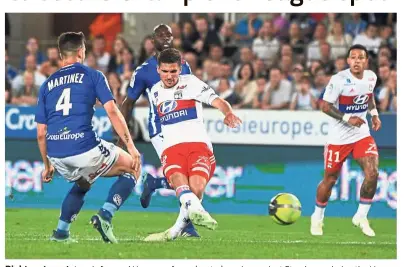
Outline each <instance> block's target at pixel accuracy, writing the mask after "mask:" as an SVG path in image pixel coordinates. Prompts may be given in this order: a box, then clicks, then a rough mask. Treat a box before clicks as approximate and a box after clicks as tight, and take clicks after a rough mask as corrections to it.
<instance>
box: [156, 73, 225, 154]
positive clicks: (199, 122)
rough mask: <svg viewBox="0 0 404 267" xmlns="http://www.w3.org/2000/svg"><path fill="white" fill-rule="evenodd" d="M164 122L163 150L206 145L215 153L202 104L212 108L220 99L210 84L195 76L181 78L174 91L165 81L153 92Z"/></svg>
mask: <svg viewBox="0 0 404 267" xmlns="http://www.w3.org/2000/svg"><path fill="white" fill-rule="evenodd" d="M151 95H152V99H153V102H154V103H155V105H156V106H157V113H158V116H159V117H160V121H161V129H162V133H163V138H164V141H163V150H165V149H167V148H169V147H171V146H174V145H176V144H180V143H189V142H202V143H206V144H207V145H208V147H210V148H211V149H212V143H211V141H210V139H209V137H208V133H207V131H206V128H205V125H204V122H203V114H202V109H203V108H202V103H205V104H208V105H211V104H212V102H213V100H215V99H216V98H217V97H219V96H218V95H217V94H216V93H215V91H214V90H213V89H212V88H211V87H210V86H209V85H207V84H206V83H204V82H202V81H201V80H199V79H198V78H197V77H195V76H194V75H192V74H188V75H180V78H179V81H178V83H177V84H176V85H175V86H174V87H172V88H164V84H163V82H162V81H160V82H158V83H156V84H155V85H154V86H153V87H152V89H151Z"/></svg>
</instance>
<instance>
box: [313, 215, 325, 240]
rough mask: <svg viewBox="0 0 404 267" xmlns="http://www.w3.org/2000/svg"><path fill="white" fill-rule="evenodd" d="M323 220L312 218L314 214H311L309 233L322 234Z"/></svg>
mask: <svg viewBox="0 0 404 267" xmlns="http://www.w3.org/2000/svg"><path fill="white" fill-rule="evenodd" d="M323 226H324V223H323V220H318V219H316V218H314V216H313V215H312V216H311V225H310V233H311V235H315V236H318V235H323Z"/></svg>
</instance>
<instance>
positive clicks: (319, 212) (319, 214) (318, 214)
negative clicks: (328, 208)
mask: <svg viewBox="0 0 404 267" xmlns="http://www.w3.org/2000/svg"><path fill="white" fill-rule="evenodd" d="M324 212H325V208H320V207H319V206H315V208H314V213H313V215H312V217H313V218H314V219H316V220H322V219H324Z"/></svg>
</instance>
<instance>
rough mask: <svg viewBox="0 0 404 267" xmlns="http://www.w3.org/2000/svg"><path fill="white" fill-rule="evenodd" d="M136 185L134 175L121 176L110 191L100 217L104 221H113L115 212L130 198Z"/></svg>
mask: <svg viewBox="0 0 404 267" xmlns="http://www.w3.org/2000/svg"><path fill="white" fill-rule="evenodd" d="M135 185H136V178H135V177H134V176H133V175H131V174H129V173H125V174H122V175H120V176H119V177H118V179H117V180H116V182H115V183H114V184H113V185H112V187H111V189H110V190H109V193H108V197H107V200H106V201H105V203H104V205H103V206H102V208H101V209H100V211H99V214H100V216H101V217H102V218H103V219H104V220H107V221H111V219H112V217H113V216H114V214H115V212H116V211H117V210H119V208H120V207H121V206H122V204H123V203H124V202H125V201H126V199H127V198H128V197H129V196H130V194H131V193H132V191H133V188H134V187H135Z"/></svg>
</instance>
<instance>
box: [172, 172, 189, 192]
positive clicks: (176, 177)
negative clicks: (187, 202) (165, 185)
mask: <svg viewBox="0 0 404 267" xmlns="http://www.w3.org/2000/svg"><path fill="white" fill-rule="evenodd" d="M168 180H169V182H170V184H171V185H173V186H174V188H177V187H178V186H181V185H187V184H188V179H187V177H186V176H185V175H184V174H183V173H181V172H173V173H172V174H169V177H168Z"/></svg>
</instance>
